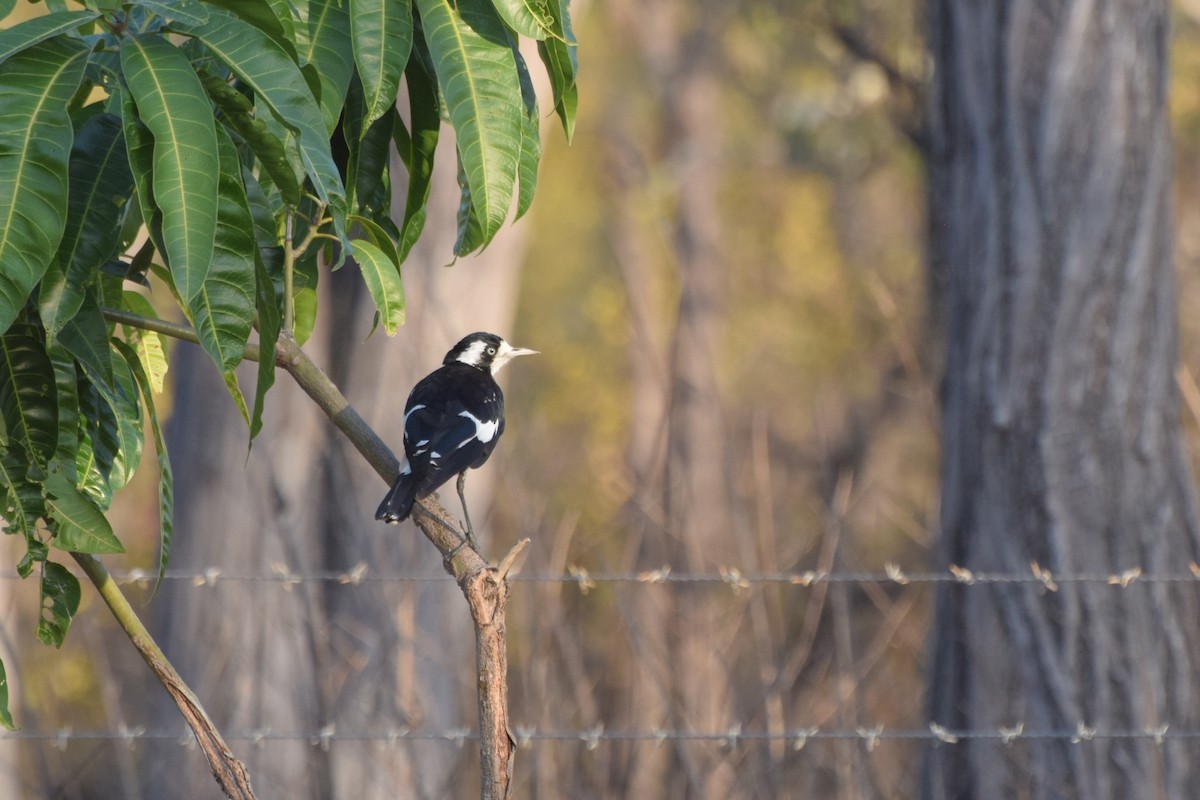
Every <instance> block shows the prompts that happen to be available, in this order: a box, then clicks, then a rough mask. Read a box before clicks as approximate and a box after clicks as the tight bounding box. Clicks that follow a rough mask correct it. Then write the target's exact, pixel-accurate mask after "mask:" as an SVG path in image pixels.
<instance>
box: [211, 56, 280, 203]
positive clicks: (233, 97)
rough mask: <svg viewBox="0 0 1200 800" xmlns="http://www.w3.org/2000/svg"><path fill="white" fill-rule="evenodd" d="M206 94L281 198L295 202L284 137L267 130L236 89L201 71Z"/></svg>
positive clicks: (251, 106)
mask: <svg viewBox="0 0 1200 800" xmlns="http://www.w3.org/2000/svg"><path fill="white" fill-rule="evenodd" d="M200 80H201V82H203V84H204V89H205V91H207V92H208V96H209V97H211V98H212V99H213V102H215V103H216V104H217V108H219V109H221V113H222V114H223V115H224V117H225V120H226V122H227V123H228V124H229V127H230V128H231V129H232V130H233V131H234V133H236V134H237V135H238V136H240V137H242V140H243V141H244V142H245V143H246V144H247V145H248V146H249V147H250V150H251V152H253V153H254V157H255V158H257V159H258V163H259V164H261V165H262V167H263V169H265V170H266V172H267V174H268V175H269V176H270V177H271V180H272V181H274V182H275V186H276V188H278V189H279V191H280V192H281V193H282V194H283V199H284V202H285V203H287V204H288V205H291V206H294V205H296V204H297V203H299V202H300V184H299V182H297V180H296V173H295V172H294V171H293V170H292V165H291V162H289V161H288V157H287V151H286V148H285V147H284V144H283V140H281V139H280V138H279V137H278V136H276V135H275V134H274V133H272V132H271V131H270V129H269V128H268V127H267V124H266V122H264V121H263V120H261V119H259V118H258V117H256V116H255V115H254V104H253V103H251V102H250V101H249V100H247V99H246V97H245V96H244V95H243V94H242V93H241V92H239V91H238V90H237V89H235V88H233V87H232V86H230V85H229V84H228V83H227V82H225V81H223V80H221V79H220V78H218V77H217V76H216V75H212V74H211V73H208V72H202V73H201V74H200Z"/></svg>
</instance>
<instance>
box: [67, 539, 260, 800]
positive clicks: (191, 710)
mask: <svg viewBox="0 0 1200 800" xmlns="http://www.w3.org/2000/svg"><path fill="white" fill-rule="evenodd" d="M71 556H72V557H73V558H74V559H75V561H76V562H77V563H78V564H79V566H80V567H82V568H83V571H84V573H86V574H87V576H88V578H89V579H90V580H91V581H92V583H93V584H94V585H95V587H96V591H98V592H99V593H100V597H102V598H103V599H104V602H105V603H106V604H107V605H108V608H109V610H110V611H111V612H112V614H113V616H114V617H115V618H116V620H117V623H118V624H119V625H120V626H121V628H122V630H124V631H125V635H126V636H128V637H129V641H131V642H133V646H134V647H135V648H137V651H138V654H139V655H141V657H142V660H143V661H145V662H146V665H147V666H149V667H150V669H151V670H152V671H153V672H154V674H155V676H156V677H157V678H158V680H159V682H160V683H161V684H162V685H163V688H165V689H166V690H167V693H168V694H170V695H171V699H172V700H174V701H175V705H176V706H178V707H179V713H181V714H183V718H184V719H185V720H186V721H187V724H188V726H189V727H190V728H191V729H192V732H193V733H195V735H196V741H197V742H199V744H200V749H201V750H202V751H204V757H205V758H207V759H208V766H209V768H210V769H211V770H212V773H213V777H214V778H216V779H217V783H219V784H220V785H221V790H222V791H224V792H225V796H226V797H229V798H230V800H254V790H253V789H251V788H250V778H249V776H248V775H247V774H246V767H245V765H244V764H242V762H241V761H239V760H238V759H237V758H236V757H235V756H234V755H233V752H232V751H231V750H230V749H229V746H228V745H227V744H225V740H224V739H223V738H222V737H221V733H220V731H218V730H217V728H216V726H215V725H213V723H212V720H211V719H209V718H208V714H207V713H206V712H205V711H204V707H203V706H202V705H200V700H199V699H197V697H196V695H195V694H194V693H193V692H192V690H191V689H190V688H188V685H187V684H186V683H184V681H183V678H181V677H180V676H179V673H178V672H176V671H175V668H174V667H173V666H171V662H170V661H168V660H167V657H166V655H164V654H163V651H162V649H161V648H160V647H159V646H158V644H157V643H156V642H155V641H154V639H153V637H151V636H150V632H149V631H147V630H146V627H145V626H144V625H143V624H142V621H141V620H140V619H138V616H137V614H136V613H135V612H134V610H133V607H132V606H130V605H129V601H128V600H127V599H126V598H125V595H124V594H123V593H122V592H121V589H120V587H118V586H117V583H116V581H114V580H113V579H112V576H111V575H109V574H108V570H107V569H105V568H104V565H103V564H101V563H100V561H99V559H97V558H96V557H95V556H91V555H87V554H85V553H72V554H71Z"/></svg>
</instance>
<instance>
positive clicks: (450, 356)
mask: <svg viewBox="0 0 1200 800" xmlns="http://www.w3.org/2000/svg"><path fill="white" fill-rule="evenodd" d="M536 353H537V350H527V349H525V348H523V347H513V346H512V345H511V344H509V343H508V342H506V341H504V339H502V338H501V337H499V336H497V335H496V334H494V333H484V332H482V331H481V332H479V333H472V334H471V335H469V336H465V337H463V339H462V341H460V342H459V343H458V344H456V345H454V347H452V348H451V349H450V352H449V353H446V358H445V359H443V360H442V363H443V364H453V363H455V362H458V363H461V364H466V365H467V366H470V367H475V369H480V370H484V371H485V372H490V373H491V374H493V375H495V374H496V373H497V372H499V371H500V368H501V367H503V366H504V365H505V364H507V363H508V362H509V361H510V360H511V359H514V358H516V357H517V356H531V355H534V354H536Z"/></svg>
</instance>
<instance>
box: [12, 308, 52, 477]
mask: <svg viewBox="0 0 1200 800" xmlns="http://www.w3.org/2000/svg"><path fill="white" fill-rule="evenodd" d="M0 416H2V417H3V419H4V429H5V431H6V433H7V438H8V445H9V447H10V448H11V447H18V446H19V447H20V448H21V449H22V450H23V453H22V455H23V457H24V458H26V459H28V460H29V462H30V463H32V464H36V465H38V466H39V467H43V468H44V467H45V466H46V465H47V464H48V463H49V461H50V459H51V457H53V455H54V452H55V450H57V449H58V404H57V402H56V400H55V394H54V366H53V365H52V364H51V363H50V357H49V356H47V355H46V350H45V347H44V346H43V344H42V337H41V336H40V334H39V332H38V330H37V329H36V328H35V327H34V326H33V325H31V324H29V323H27V322H24V321H21V322H17V323H16V324H14V325H13V326H12V327H10V328H9V329H8V330H7V331H5V333H4V334H3V335H2V336H0Z"/></svg>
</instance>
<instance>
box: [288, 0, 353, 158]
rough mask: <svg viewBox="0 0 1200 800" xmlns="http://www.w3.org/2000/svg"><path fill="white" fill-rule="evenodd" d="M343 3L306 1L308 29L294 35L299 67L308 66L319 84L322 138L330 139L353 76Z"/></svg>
mask: <svg viewBox="0 0 1200 800" xmlns="http://www.w3.org/2000/svg"><path fill="white" fill-rule="evenodd" d="M343 2H344V0H308V3H307V17H308V25H307V26H304V27H301V28H299V29H298V30H297V31H296V49H297V51H298V52H299V55H300V63H301V64H311V65H312V66H313V67H314V68H315V69H316V71H317V77H318V78H319V79H320V82H321V92H320V97H318V98H317V99H318V101H319V102H320V104H321V116H322V117H323V118H324V120H325V138H327V139H328V138H329V137H330V136H331V135H333V130H334V128H336V127H337V121H338V117H340V116H341V114H342V103H344V102H345V100H346V87H348V86H349V85H350V76H351V75H352V74H353V73H354V45H353V44H351V41H350V13H349V11H348V10H347V9H346V8H343V7H342V5H343Z"/></svg>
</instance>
